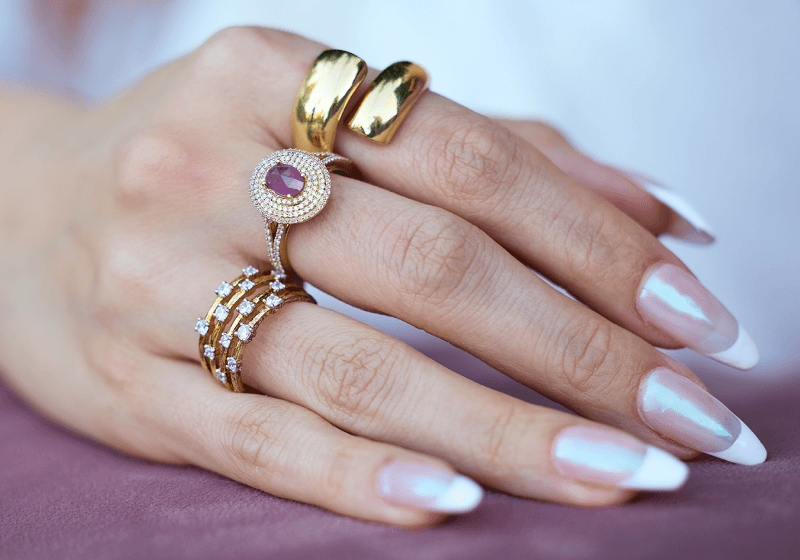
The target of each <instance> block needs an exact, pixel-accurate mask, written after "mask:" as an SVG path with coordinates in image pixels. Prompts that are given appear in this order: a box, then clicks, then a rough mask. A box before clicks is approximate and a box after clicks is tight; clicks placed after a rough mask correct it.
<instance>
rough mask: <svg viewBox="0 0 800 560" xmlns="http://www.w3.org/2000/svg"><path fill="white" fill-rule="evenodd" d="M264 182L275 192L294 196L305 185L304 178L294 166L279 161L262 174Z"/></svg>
mask: <svg viewBox="0 0 800 560" xmlns="http://www.w3.org/2000/svg"><path fill="white" fill-rule="evenodd" d="M264 184H265V185H266V186H267V188H268V189H270V190H271V191H272V192H274V193H275V194H279V195H281V196H296V195H298V194H300V191H302V190H303V187H305V185H306V180H305V179H304V178H303V175H301V174H300V172H299V171H298V170H297V169H296V168H294V167H292V166H291V165H286V164H285V163H279V164H277V165H274V166H273V167H272V168H270V170H269V171H267V174H266V175H265V176H264Z"/></svg>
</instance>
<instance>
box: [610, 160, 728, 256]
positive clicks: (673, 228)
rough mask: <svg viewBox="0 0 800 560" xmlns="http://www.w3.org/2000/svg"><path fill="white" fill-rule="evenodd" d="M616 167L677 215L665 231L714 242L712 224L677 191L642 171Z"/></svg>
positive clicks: (687, 238)
mask: <svg viewBox="0 0 800 560" xmlns="http://www.w3.org/2000/svg"><path fill="white" fill-rule="evenodd" d="M615 169H617V171H619V172H620V173H622V174H623V175H625V176H626V177H627V178H628V179H630V181H631V182H632V183H634V184H636V185H638V186H639V187H641V188H643V189H644V190H646V191H647V192H649V193H650V194H651V195H653V196H654V197H655V198H657V199H658V200H659V202H661V203H663V204H664V205H665V206H667V207H668V208H669V209H670V210H672V211H673V212H674V213H675V214H676V215H677V218H678V219H677V220H675V221H674V222H673V223H672V224H671V225H670V228H669V230H667V231H666V232H665V233H668V234H670V235H672V236H674V237H677V238H679V239H683V240H685V241H691V242H693V243H700V244H703V245H706V244H708V243H713V242H714V240H715V239H716V236H715V235H714V232H713V231H712V230H711V226H709V225H708V222H707V221H706V220H705V219H704V218H703V217H702V216H701V215H700V213H699V212H698V211H697V210H695V209H694V207H693V206H692V205H691V204H689V202H688V201H687V200H686V199H685V198H683V197H682V196H681V195H680V194H678V192H677V191H674V190H672V189H669V188H667V187H665V186H664V185H661V184H660V183H658V182H656V181H654V180H653V179H650V178H649V177H646V176H645V175H642V174H640V173H636V172H634V171H628V170H626V169H619V168H615Z"/></svg>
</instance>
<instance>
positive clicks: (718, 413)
mask: <svg viewBox="0 0 800 560" xmlns="http://www.w3.org/2000/svg"><path fill="white" fill-rule="evenodd" d="M638 407H639V415H640V416H641V418H642V420H643V421H644V423H645V424H647V425H648V426H650V427H651V428H652V429H653V430H655V431H656V432H658V433H660V434H661V435H663V436H665V437H668V438H670V439H673V440H675V441H677V442H678V443H681V444H683V445H685V446H687V447H691V448H692V449H696V450H698V451H702V452H704V453H708V454H709V455H713V456H715V457H719V458H720V459H725V460H726V461H730V462H732V463H739V464H742V465H757V464H759V463H763V462H764V460H766V458H767V450H766V449H764V446H763V445H762V444H761V442H760V441H759V440H758V438H757V437H756V436H755V434H753V432H752V431H751V430H750V428H748V427H747V426H746V425H745V423H744V422H742V421H741V420H739V418H737V417H736V415H735V414H733V413H732V412H731V411H730V410H728V408H727V407H726V406H725V405H724V404H722V403H721V402H719V401H718V400H717V399H715V398H714V397H713V396H711V395H710V394H709V393H708V392H706V391H705V390H703V388H702V387H700V386H699V385H697V384H696V383H693V382H691V381H690V380H688V379H686V378H685V377H684V376H682V375H680V374H678V373H675V372H674V371H671V370H669V369H667V368H658V369H655V370H653V371H651V372H650V373H649V374H648V375H647V377H646V378H645V379H644V380H643V381H642V384H641V387H640V389H639V400H638Z"/></svg>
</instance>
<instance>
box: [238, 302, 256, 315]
mask: <svg viewBox="0 0 800 560" xmlns="http://www.w3.org/2000/svg"><path fill="white" fill-rule="evenodd" d="M253 308H255V305H254V304H253V302H252V301H250V300H247V299H246V300H244V301H243V302H242V303H240V304H239V307H237V308H236V311H238V312H239V313H241V314H242V315H244V316H245V317H247V316H248V315H250V313H251V312H252V311H253Z"/></svg>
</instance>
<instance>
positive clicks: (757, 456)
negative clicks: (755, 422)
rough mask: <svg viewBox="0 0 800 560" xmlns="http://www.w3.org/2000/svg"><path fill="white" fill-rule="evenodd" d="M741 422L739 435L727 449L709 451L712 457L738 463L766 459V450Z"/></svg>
mask: <svg viewBox="0 0 800 560" xmlns="http://www.w3.org/2000/svg"><path fill="white" fill-rule="evenodd" d="M739 422H741V424H742V431H741V432H740V433H739V437H738V438H736V441H734V442H733V445H731V446H730V447H729V448H728V449H726V450H725V451H720V452H719V453H709V455H713V456H714V457H719V458H720V459H725V460H726V461H730V462H731V463H738V464H740V465H759V464H761V463H763V462H764V461H766V460H767V450H766V448H765V447H764V445H763V444H762V443H761V442H760V441H759V439H758V438H757V437H756V435H755V434H754V433H753V431H752V430H751V429H750V428H748V427H747V424H745V423H744V422H742V421H741V420H739Z"/></svg>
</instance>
